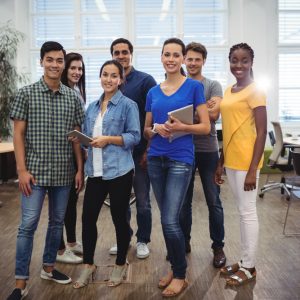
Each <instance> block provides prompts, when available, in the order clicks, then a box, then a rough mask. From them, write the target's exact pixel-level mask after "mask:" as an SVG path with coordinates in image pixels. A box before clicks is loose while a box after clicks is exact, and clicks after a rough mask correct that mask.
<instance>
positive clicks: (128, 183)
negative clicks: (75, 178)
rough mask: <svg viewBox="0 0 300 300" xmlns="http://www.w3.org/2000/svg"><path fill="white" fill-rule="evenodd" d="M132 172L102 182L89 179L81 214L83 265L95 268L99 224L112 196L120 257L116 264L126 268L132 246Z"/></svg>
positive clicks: (112, 208) (98, 179)
mask: <svg viewBox="0 0 300 300" xmlns="http://www.w3.org/2000/svg"><path fill="white" fill-rule="evenodd" d="M132 177H133V170H131V171H130V172H128V173H127V174H125V175H123V176H120V177H117V178H114V179H111V180H103V179H102V177H89V178H88V180H87V184H86V189H85V194H84V202H83V211H82V245H83V263H84V264H90V265H92V264H93V263H94V254H95V248H96V242H97V237H98V231H97V220H98V216H99V213H100V210H101V207H102V205H103V202H104V200H105V198H106V196H107V194H109V197H110V212H111V216H112V220H113V223H114V225H115V230H116V238H117V245H118V253H117V259H116V264H117V265H124V264H125V263H126V256H127V251H128V247H129V242H130V234H129V223H128V221H127V217H126V215H127V211H128V206H129V199H130V194H131V188H132Z"/></svg>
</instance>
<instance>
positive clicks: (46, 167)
mask: <svg viewBox="0 0 300 300" xmlns="http://www.w3.org/2000/svg"><path fill="white" fill-rule="evenodd" d="M110 52H111V55H112V60H109V61H106V62H105V63H104V64H103V65H102V67H101V69H100V73H99V78H100V84H101V86H102V88H103V94H102V95H101V96H100V98H99V99H98V100H96V101H94V102H92V103H91V104H90V105H89V106H88V108H87V110H86V111H84V104H85V101H86V93H85V66H84V62H83V59H82V56H81V55H80V54H78V53H69V54H66V52H65V50H64V49H63V47H62V46H61V45H60V44H59V43H57V42H45V43H44V44H43V45H42V47H41V66H42V67H43V70H44V74H43V77H42V78H41V79H40V80H39V81H38V82H36V83H34V84H32V85H29V86H26V87H24V88H21V89H20V90H19V92H18V94H17V96H16V98H15V100H14V102H13V105H12V109H11V118H12V119H13V121H14V146H15V155H16V163H17V171H18V176H19V188H20V191H21V208H22V220H21V224H20V226H19V231H18V236H17V250H16V268H15V278H16V287H15V289H14V290H13V292H12V293H11V295H10V296H9V297H8V299H10V300H11V299H23V298H24V297H25V296H26V295H27V293H28V289H27V287H26V281H27V280H28V279H29V266H30V259H31V255H32V248H33V238H34V232H35V230H36V228H37V225H38V221H39V218H40V213H41V209H42V206H43V201H44V198H45V195H46V194H48V199H49V202H48V203H49V204H48V206H49V221H48V230H47V235H46V242H45V248H44V255H43V266H42V270H41V274H40V276H41V278H42V279H46V280H52V281H55V282H57V283H61V284H67V283H70V282H71V281H72V280H71V278H70V277H69V276H67V275H65V274H63V273H61V272H59V271H58V270H57V269H56V268H54V265H55V261H59V262H65V263H82V262H83V267H82V270H81V274H80V276H79V278H78V279H77V280H76V281H75V283H74V284H73V287H74V288H76V289H78V288H82V287H84V286H86V285H87V284H88V283H89V281H90V280H92V279H93V277H94V274H95V272H96V269H97V267H96V265H95V263H94V253H95V248H96V243H97V237H98V234H97V220H98V216H99V213H100V210H101V207H102V205H103V203H104V200H105V198H106V197H107V195H109V197H110V207H111V215H112V220H113V223H114V226H115V232H116V244H115V245H113V247H112V248H111V249H110V250H109V253H110V254H116V261H115V265H114V268H113V270H112V273H111V275H110V278H109V280H108V283H107V285H108V286H117V285H119V284H121V283H122V280H123V278H124V276H125V275H126V271H127V267H128V261H127V260H126V257H127V252H128V248H129V245H130V241H131V238H132V235H133V230H132V229H131V227H130V218H131V216H130V215H131V213H130V205H129V200H130V195H131V190H132V187H133V188H134V192H135V195H136V206H137V216H136V217H137V227H138V230H137V233H136V237H137V244H136V255H137V257H138V258H146V257H148V256H149V254H150V250H149V248H148V245H147V244H148V243H149V242H150V235H151V227H152V216H151V204H150V196H149V191H150V183H151V186H152V189H153V193H154V195H155V198H156V201H157V204H158V207H159V210H160V218H161V225H162V230H163V235H164V239H165V243H166V250H167V259H168V260H169V261H170V266H171V268H170V271H169V272H168V273H167V274H165V275H164V276H163V277H162V278H161V279H160V280H159V282H158V287H159V288H161V289H163V291H162V296H164V297H173V296H177V295H178V294H180V293H182V292H183V291H184V290H185V288H186V287H187V286H188V281H187V280H186V268H187V262H186V253H189V252H190V251H191V244H190V239H191V226H192V199H193V188H194V178H195V172H196V169H198V171H199V174H200V178H201V182H202V186H203V190H204V195H205V198H206V202H207V206H208V210H209V231H210V237H211V240H212V246H211V247H212V250H213V265H214V267H216V268H221V269H220V272H221V274H224V275H225V276H227V279H226V280H227V283H228V284H229V285H240V284H242V283H245V282H247V281H248V280H251V279H253V278H255V277H256V270H255V257H256V248H257V239H258V220H257V214H256V193H257V180H258V176H259V169H260V168H261V165H262V154H263V149H264V143H265V138H266V123H267V121H266V97H265V95H264V93H263V92H261V91H260V90H259V89H258V88H257V86H256V84H255V82H254V79H253V72H252V65H253V59H254V53H253V50H252V49H251V47H250V46H249V45H247V44H245V43H241V44H237V45H234V46H233V47H232V48H231V49H230V53H229V62H230V68H231V72H232V74H233V75H234V77H235V78H236V83H235V84H234V85H232V86H230V87H228V88H227V90H226V91H225V94H224V97H223V93H222V88H221V85H220V83H218V82H217V81H215V80H211V79H208V78H205V77H204V76H203V75H202V68H203V66H204V64H205V61H206V58H207V51H206V48H205V47H204V46H203V45H202V44H200V43H195V42H192V43H190V44H188V45H187V46H185V44H184V43H183V42H182V41H181V40H180V39H178V38H170V39H168V40H166V41H165V42H164V44H163V47H162V53H161V62H162V65H163V67H164V70H165V80H164V81H163V82H161V83H160V84H158V85H157V84H156V82H155V80H154V79H153V77H152V76H151V75H149V74H146V73H144V72H140V71H138V70H135V69H134V67H133V66H132V55H133V46H132V44H131V42H130V41H128V40H127V39H124V38H119V39H117V40H115V41H113V43H112V44H111V47H110ZM183 64H185V65H186V69H187V74H185V72H184V70H183V68H182V65H183ZM187 105H192V106H193V109H194V112H195V115H194V123H193V124H192V125H188V124H184V123H182V122H181V121H180V120H179V119H177V118H175V117H173V116H169V115H168V112H170V111H173V110H176V109H179V108H182V107H185V106H187ZM220 112H221V115H222V128H223V149H222V151H221V156H220V158H219V149H218V141H217V135H216V128H215V121H216V120H217V119H218V118H219V115H220ZM74 129H76V130H78V131H82V132H83V133H84V134H86V135H87V136H89V137H91V138H92V141H91V142H90V144H89V146H88V147H84V146H83V145H81V144H80V141H79V140H78V138H76V137H69V138H68V137H67V133H68V132H70V131H72V130H74ZM178 132H180V133H181V135H180V137H178V138H176V139H175V138H174V139H172V136H173V135H174V134H176V133H178ZM224 167H225V169H226V174H227V178H228V182H229V185H230V187H231V189H232V192H233V195H234V198H235V199H236V203H237V207H238V211H239V215H240V227H241V250H242V253H241V258H240V260H238V262H237V263H234V264H232V265H229V266H225V264H226V256H225V253H224V251H223V247H224V214H223V207H222V203H221V200H220V184H222V183H223V179H222V176H223V173H224ZM83 169H84V171H85V174H86V175H87V182H86V188H85V194H84V201H83V211H82V245H81V243H80V242H79V241H78V240H77V239H76V234H75V232H76V218H77V216H76V203H77V199H78V193H79V192H80V190H81V189H82V188H83V185H84V179H83V177H84V176H83V174H84V171H83ZM64 225H65V227H66V234H67V243H65V242H64V239H63V234H62V232H63V226H64ZM77 254H82V256H83V257H80V256H78V255H77Z"/></svg>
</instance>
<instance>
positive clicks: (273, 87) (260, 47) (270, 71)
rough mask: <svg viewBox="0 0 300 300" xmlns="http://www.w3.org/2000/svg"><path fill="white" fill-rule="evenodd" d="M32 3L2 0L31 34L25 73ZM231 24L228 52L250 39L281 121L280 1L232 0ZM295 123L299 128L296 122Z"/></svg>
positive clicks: (21, 63) (272, 114) (2, 7)
mask: <svg viewBox="0 0 300 300" xmlns="http://www.w3.org/2000/svg"><path fill="white" fill-rule="evenodd" d="M49 1H50V0H49ZM29 5H30V0H0V20H2V21H6V20H8V19H12V20H13V21H14V24H15V25H16V28H17V29H19V30H21V31H22V32H24V33H25V34H26V35H27V39H26V41H25V42H24V43H22V45H21V46H20V51H19V53H18V59H17V65H18V69H19V70H20V71H23V72H30V57H29V50H30V37H29V34H30V20H29ZM228 25H229V42H228V45H229V46H228V51H229V48H230V46H231V45H233V44H236V43H239V42H247V43H248V44H249V45H251V47H252V48H253V49H254V53H255V59H254V67H253V70H254V76H255V78H256V79H259V78H260V77H267V78H268V79H269V81H270V88H269V89H268V91H267V95H268V108H267V110H268V119H269V120H270V121H271V120H278V105H277V103H278V76H277V73H278V71H277V69H278V66H277V58H278V53H277V36H278V34H277V30H278V29H277V1H276V0H263V1H262V0H229V24H228ZM231 80H233V78H231ZM269 125H270V123H269ZM292 126H293V128H295V124H292ZM270 127H271V126H270Z"/></svg>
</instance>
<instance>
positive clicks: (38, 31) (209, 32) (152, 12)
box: [31, 0, 228, 103]
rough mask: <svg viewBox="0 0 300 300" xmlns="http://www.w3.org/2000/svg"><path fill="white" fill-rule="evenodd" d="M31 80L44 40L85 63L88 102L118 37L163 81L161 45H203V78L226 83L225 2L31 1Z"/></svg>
mask: <svg viewBox="0 0 300 300" xmlns="http://www.w3.org/2000/svg"><path fill="white" fill-rule="evenodd" d="M31 28H32V29H31V30H32V41H31V48H32V51H31V66H32V80H33V81H35V80H37V79H38V78H39V77H40V76H41V75H42V69H41V68H40V65H39V49H40V47H41V45H42V44H43V43H44V42H45V41H47V40H55V41H58V42H60V43H61V44H62V45H63V46H64V48H65V49H66V51H67V52H71V51H74V52H79V53H81V54H82V55H83V58H84V62H85V65H86V83H87V86H86V89H87V102H88V103H89V102H91V101H93V100H96V99H97V98H98V97H99V95H100V93H101V87H100V83H99V69H100V67H101V65H102V64H103V62H104V61H106V60H108V59H110V58H111V55H110V50H109V47H110V44H111V42H112V41H113V40H114V39H116V38H119V37H125V38H128V39H129V40H130V41H132V43H133V45H134V53H133V54H134V55H133V60H134V61H133V65H134V66H135V67H136V69H138V70H141V71H144V72H147V73H149V74H151V75H152V76H153V77H154V78H155V79H156V81H157V82H161V81H162V80H164V70H163V68H162V66H161V62H160V55H161V47H162V44H163V41H164V40H165V39H167V38H169V37H174V36H177V37H179V38H181V39H183V41H184V42H185V43H188V42H191V41H199V42H201V43H203V44H204V45H206V46H207V49H208V58H207V62H206V66H205V75H206V76H208V77H210V78H213V79H216V80H219V81H220V82H221V84H222V85H223V86H225V85H227V58H226V55H227V48H228V33H227V28H228V0H201V1H198V0H151V1H143V0H64V1H61V0H51V1H49V0H31Z"/></svg>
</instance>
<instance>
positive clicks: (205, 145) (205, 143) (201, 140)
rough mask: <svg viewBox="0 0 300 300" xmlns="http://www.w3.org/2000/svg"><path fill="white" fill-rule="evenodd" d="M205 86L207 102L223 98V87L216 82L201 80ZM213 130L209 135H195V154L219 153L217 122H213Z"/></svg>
mask: <svg viewBox="0 0 300 300" xmlns="http://www.w3.org/2000/svg"><path fill="white" fill-rule="evenodd" d="M201 82H202V83H203V86H204V95H205V99H206V101H208V100H210V99H211V98H212V97H221V98H222V97H223V92H222V86H221V84H220V83H219V82H218V81H216V80H211V79H209V78H206V77H204V78H203V80H201ZM210 125H211V130H210V133H209V134H207V135H197V134H195V135H194V145H195V152H217V151H218V150H219V144H218V138H217V131H216V126H215V122H214V121H211V122H210Z"/></svg>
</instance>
